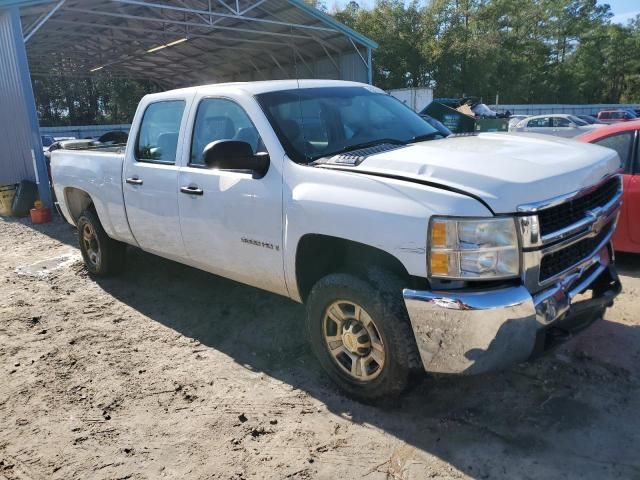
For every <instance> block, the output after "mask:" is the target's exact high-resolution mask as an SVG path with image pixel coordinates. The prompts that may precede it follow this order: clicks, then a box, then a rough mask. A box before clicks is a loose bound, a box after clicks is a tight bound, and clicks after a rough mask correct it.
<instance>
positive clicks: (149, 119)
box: [136, 100, 185, 163]
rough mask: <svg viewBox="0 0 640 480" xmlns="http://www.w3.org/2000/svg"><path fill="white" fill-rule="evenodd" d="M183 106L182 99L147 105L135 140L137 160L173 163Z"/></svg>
mask: <svg viewBox="0 0 640 480" xmlns="http://www.w3.org/2000/svg"><path fill="white" fill-rule="evenodd" d="M184 106H185V103H184V101H182V100H171V101H167V102H156V103H152V104H150V105H149V106H148V107H147V109H146V110H145V111H144V115H143V117H142V123H141V124H140V131H139V132H138V139H137V141H136V159H137V160H139V161H141V162H162V163H175V161H176V151H177V149H178V135H179V133H180V123H181V122H182V114H183V113H184Z"/></svg>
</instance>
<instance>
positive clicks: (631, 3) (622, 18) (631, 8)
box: [325, 0, 640, 24]
mask: <svg viewBox="0 0 640 480" xmlns="http://www.w3.org/2000/svg"><path fill="white" fill-rule="evenodd" d="M356 1H357V2H358V3H359V4H360V5H361V6H362V7H366V8H368V7H371V6H372V5H373V4H374V2H375V0H356ZM423 1H425V0H423ZM426 1H428V0H426ZM348 2H349V0H325V3H326V5H327V7H328V8H329V10H331V9H333V7H334V6H337V7H342V6H344V5H345V4H347V3H348ZM598 3H600V4H605V3H608V4H609V5H610V6H611V11H612V12H613V15H614V16H613V18H612V19H611V20H612V21H613V22H615V23H622V24H626V23H627V21H628V20H630V19H632V18H635V16H636V15H638V14H640V0H598Z"/></svg>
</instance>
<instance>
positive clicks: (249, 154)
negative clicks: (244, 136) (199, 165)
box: [202, 140, 271, 178]
mask: <svg viewBox="0 0 640 480" xmlns="http://www.w3.org/2000/svg"><path fill="white" fill-rule="evenodd" d="M202 155H203V157H204V163H205V165H206V166H207V167H209V168H216V169H219V170H231V171H249V172H251V173H253V178H262V177H264V176H265V175H266V174H267V171H268V170H269V165H270V164H271V161H270V159H269V154H268V153H266V152H259V153H256V154H254V153H253V149H252V148H251V145H249V144H248V143H247V142H243V141H241V140H216V141H215V142H211V143H209V144H208V145H207V146H206V147H204V151H203V152H202Z"/></svg>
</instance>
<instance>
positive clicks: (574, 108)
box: [490, 103, 640, 115]
mask: <svg viewBox="0 0 640 480" xmlns="http://www.w3.org/2000/svg"><path fill="white" fill-rule="evenodd" d="M490 107H491V108H492V109H493V110H495V111H496V112H498V113H502V112H506V111H507V110H509V111H510V112H511V113H512V114H514V115H546V114H548V113H570V114H573V115H593V114H594V113H597V112H599V111H600V110H615V109H619V108H631V109H636V108H640V106H638V104H617V103H593V104H585V105H576V104H530V105H527V104H523V105H516V104H509V105H497V106H496V105H490Z"/></svg>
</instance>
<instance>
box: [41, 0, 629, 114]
mask: <svg viewBox="0 0 640 480" xmlns="http://www.w3.org/2000/svg"><path fill="white" fill-rule="evenodd" d="M306 1H308V3H310V4H312V5H314V6H316V7H318V8H321V9H322V10H325V11H326V2H325V1H324V0H306ZM423 1H425V0H423ZM333 15H334V16H335V18H336V19H337V20H339V21H341V22H343V23H345V24H346V25H348V26H350V27H351V28H353V29H354V30H356V31H358V32H360V33H362V34H364V35H366V36H368V37H370V38H371V39H373V40H375V41H376V42H377V43H378V44H379V48H378V49H376V50H374V52H373V67H374V76H373V80H374V83H375V84H376V85H377V86H379V87H381V88H384V89H391V88H403V87H423V86H429V87H433V88H435V91H436V95H438V96H462V95H465V94H466V95H475V96H482V97H484V98H485V99H486V101H487V102H491V101H492V100H493V99H494V98H495V96H496V95H497V94H499V95H500V101H501V103H627V102H629V103H631V102H633V103H637V102H640V16H639V17H638V18H636V19H635V20H634V21H632V22H629V24H628V25H626V26H622V25H617V24H612V23H611V21H610V18H611V11H610V8H609V6H608V5H599V4H597V3H596V0H429V1H425V3H420V2H419V1H418V0H412V1H410V2H406V1H404V0H377V1H376V3H375V6H374V7H373V8H371V9H363V8H360V6H359V5H358V3H357V2H355V1H351V2H350V3H347V4H346V5H345V6H344V7H343V8H342V9H339V10H336V11H334V12H333ZM72 70H73V69H68V71H72ZM66 71H67V70H58V71H52V72H51V74H50V75H47V76H35V77H34V78H33V85H34V92H35V97H36V104H37V108H38V114H39V117H40V124H41V125H43V126H46V125H64V124H75V125H78V124H94V123H126V122H130V121H131V120H132V118H133V114H134V112H135V109H136V106H137V104H138V101H139V100H140V97H142V96H143V95H144V94H146V93H149V92H154V91H159V90H161V88H160V87H159V86H158V85H156V84H154V83H152V82H148V81H140V80H132V79H127V78H123V77H121V76H116V75H114V74H110V73H108V72H97V73H95V74H93V75H92V76H91V77H90V78H85V77H74V76H72V75H69V74H67V73H66Z"/></svg>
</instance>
